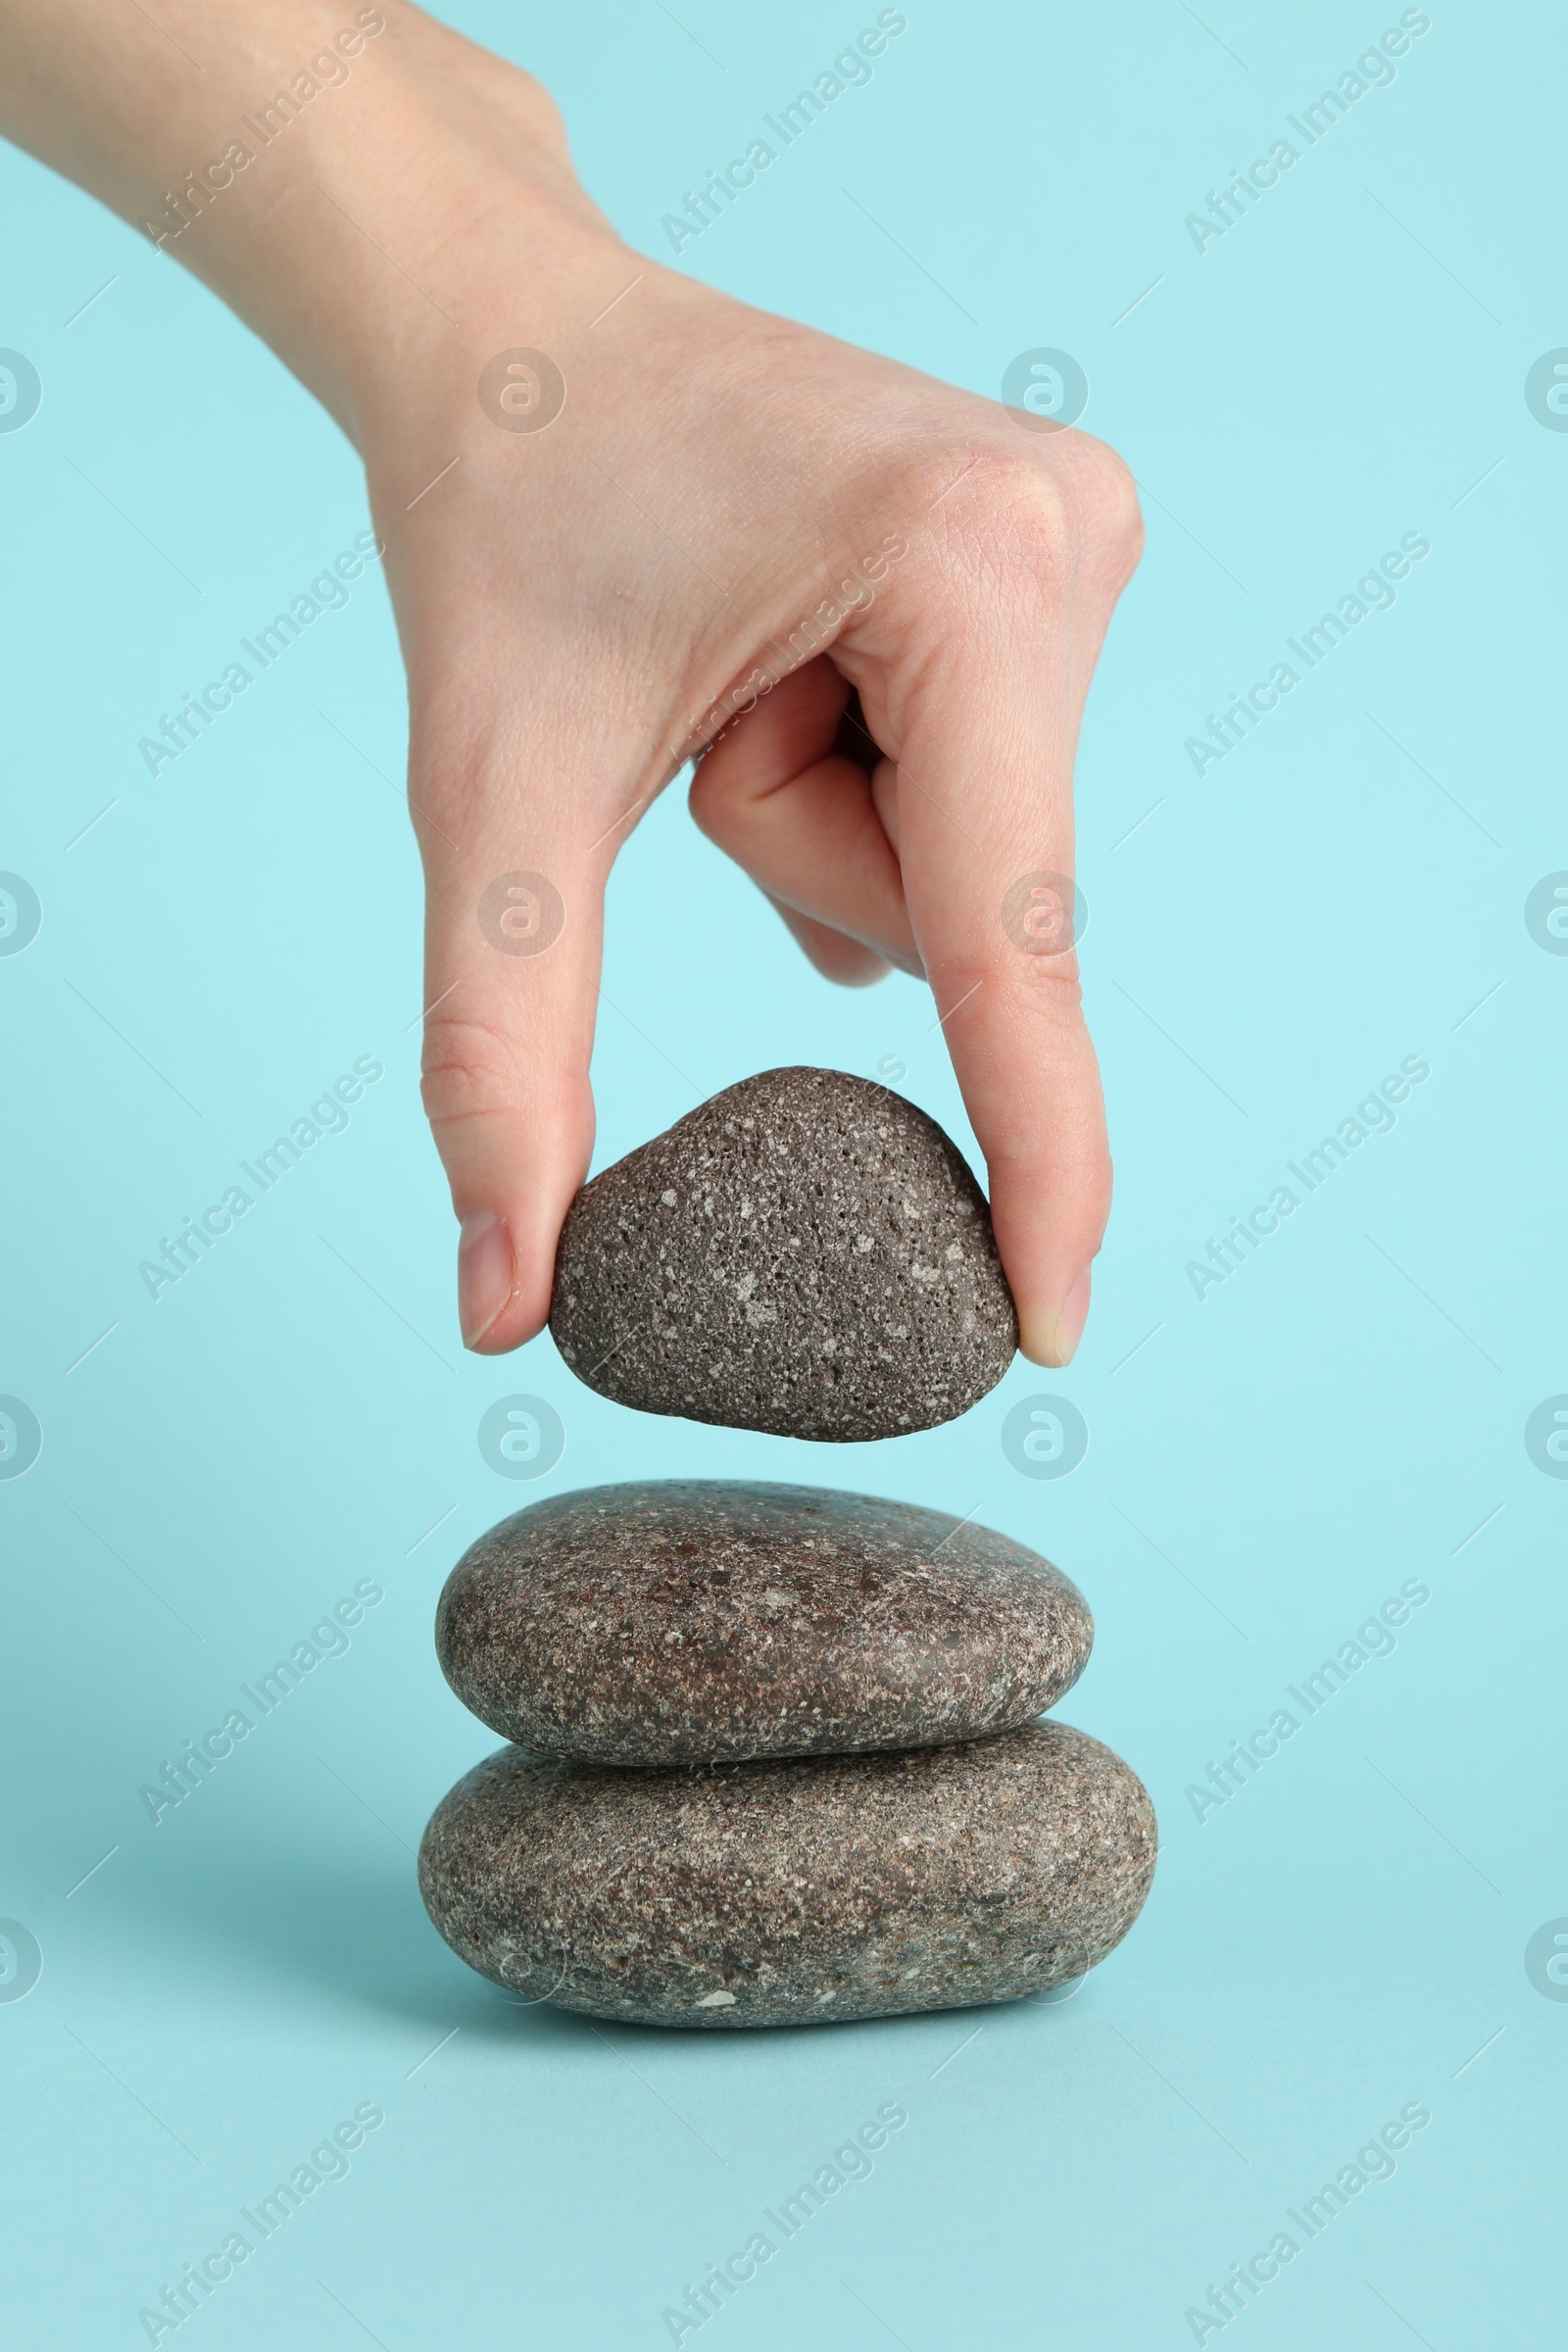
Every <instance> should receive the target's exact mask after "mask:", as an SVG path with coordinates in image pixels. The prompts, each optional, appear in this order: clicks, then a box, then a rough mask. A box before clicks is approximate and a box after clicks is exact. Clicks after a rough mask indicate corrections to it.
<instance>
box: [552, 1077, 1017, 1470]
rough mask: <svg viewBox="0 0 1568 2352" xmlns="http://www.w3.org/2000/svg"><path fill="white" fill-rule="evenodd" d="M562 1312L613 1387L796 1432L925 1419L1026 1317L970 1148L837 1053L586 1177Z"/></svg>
mask: <svg viewBox="0 0 1568 2352" xmlns="http://www.w3.org/2000/svg"><path fill="white" fill-rule="evenodd" d="M550 1328H551V1331H552V1333H553V1334H554V1336H555V1341H556V1345H557V1347H558V1348H560V1350H561V1353H562V1355H563V1356H564V1359H565V1361H566V1362H567V1363H568V1364H569V1365H570V1367H571V1369H572V1371H573V1372H575V1373H576V1375H577V1377H578V1379H579V1380H583V1381H586V1382H587V1384H588V1386H589V1387H590V1388H592V1389H597V1390H598V1391H599V1392H600V1394H601V1395H602V1396H605V1397H613V1398H614V1399H615V1401H616V1402H617V1403H619V1404H630V1405H635V1406H636V1407H637V1408H638V1409H639V1410H640V1411H642V1412H649V1413H682V1414H685V1415H686V1416H687V1418H688V1419H690V1420H693V1421H719V1422H724V1423H727V1424H728V1425H729V1426H730V1427H731V1428H735V1429H763V1430H770V1431H772V1432H774V1433H775V1434H777V1435H779V1436H782V1437H794V1438H817V1439H843V1440H850V1439H858V1438H891V1437H897V1436H899V1435H900V1434H901V1433H903V1432H905V1431H907V1430H914V1429H932V1428H935V1426H936V1425H937V1423H939V1422H942V1421H951V1420H953V1418H954V1417H955V1415H956V1414H958V1413H961V1412H965V1411H967V1409H968V1407H969V1406H970V1405H971V1404H974V1403H975V1402H977V1400H978V1399H979V1398H980V1397H984V1396H985V1395H986V1394H987V1392H988V1391H989V1390H991V1389H994V1388H995V1387H996V1384H997V1382H998V1381H999V1380H1000V1379H1001V1378H1002V1376H1003V1374H1004V1373H1005V1371H1006V1369H1007V1366H1008V1364H1009V1363H1010V1362H1011V1360H1012V1356H1013V1352H1014V1350H1015V1348H1016V1347H1017V1345H1018V1322H1017V1316H1016V1313H1015V1311H1014V1308H1013V1303H1012V1295H1011V1293H1010V1292H1009V1290H1008V1289H1007V1284H1006V1279H1005V1276H1004V1274H1003V1271H1002V1264H1001V1260H1000V1259H999V1257H998V1255H997V1248H996V1243H995V1240H994V1239H993V1236H992V1231H991V1213H990V1210H989V1208H988V1207H987V1205H986V1199H985V1195H984V1194H983V1193H982V1192H981V1190H980V1187H979V1186H978V1185H977V1184H976V1182H975V1180H974V1177H973V1175H972V1174H971V1172H970V1169H969V1166H968V1163H967V1161H966V1160H965V1159H964V1157H963V1155H962V1153H961V1152H959V1151H958V1149H957V1147H956V1145H955V1144H954V1143H953V1142H952V1141H951V1140H950V1139H949V1137H947V1136H946V1135H944V1134H943V1132H942V1129H941V1128H940V1127H939V1126H937V1124H936V1122H935V1121H934V1120H932V1119H929V1118H927V1116H926V1114H925V1112H924V1111H923V1110H917V1109H916V1108H915V1106H914V1104H913V1103H907V1102H905V1100H904V1099H903V1097H902V1096H900V1095H894V1094H890V1093H889V1092H888V1090H887V1088H886V1087H882V1086H873V1085H871V1084H870V1083H869V1082H868V1081H867V1080H866V1079H863V1078H851V1077H847V1076H846V1075H845V1074H844V1072H843V1071H841V1070H811V1069H786V1070H767V1071H764V1072H763V1073H762V1075H761V1076H760V1077H757V1078H747V1079H743V1080H742V1082H741V1083H740V1085H739V1086H732V1087H728V1088H726V1090H725V1091H724V1093H723V1094H721V1095H715V1096H714V1097H713V1099H712V1101H711V1102H710V1103H703V1104H702V1105H701V1106H700V1108H698V1109H697V1110H694V1111H691V1112H690V1113H689V1114H688V1115H687V1116H686V1117H685V1118H683V1119H680V1120H678V1121H677V1123H676V1124H675V1125H674V1126H673V1127H671V1128H670V1129H669V1131H668V1133H667V1134H664V1135H661V1136H657V1137H656V1138H655V1139H654V1141H653V1142H652V1143H650V1144H644V1145H643V1146H642V1147H641V1149H640V1150H638V1151H636V1152H629V1153H628V1154H627V1156H626V1158H624V1159H621V1160H617V1161H616V1162H615V1164H614V1166H613V1167H610V1168H606V1169H605V1171H604V1173H603V1174H602V1175H600V1176H596V1177H595V1178H594V1180H593V1182H592V1183H591V1184H589V1185H586V1186H584V1188H583V1190H582V1191H581V1192H580V1193H579V1194H578V1195H577V1198H576V1200H575V1201H573V1202H572V1204H571V1208H570V1211H569V1213H568V1215H567V1217H566V1222H565V1228H564V1232H563V1234H562V1237H561V1247H560V1250H559V1253H558V1255H557V1259H556V1280H555V1294H554V1297H553V1299H552V1301H551V1308H550Z"/></svg>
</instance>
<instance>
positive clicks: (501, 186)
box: [123, 0, 625, 455]
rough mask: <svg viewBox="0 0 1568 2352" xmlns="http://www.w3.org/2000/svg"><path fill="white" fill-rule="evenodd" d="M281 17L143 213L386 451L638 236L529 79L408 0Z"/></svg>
mask: <svg viewBox="0 0 1568 2352" xmlns="http://www.w3.org/2000/svg"><path fill="white" fill-rule="evenodd" d="M263 23H264V25H265V27H266V42H265V55H263V56H260V57H256V56H247V57H246V58H245V59H243V60H233V59H231V60H228V61H225V64H224V67H223V70H222V76H221V96H219V97H217V98H215V99H212V100H208V101H206V102H204V104H203V105H202V108H201V123H200V126H199V128H198V129H197V130H196V131H195V137H196V143H197V146H198V147H201V148H202V159H203V160H201V161H200V162H198V163H196V164H194V165H193V166H191V167H189V168H187V169H186V170H185V171H184V172H183V173H182V174H173V175H172V178H173V184H172V187H171V188H170V189H169V190H168V191H167V192H166V195H165V197H164V198H163V199H162V200H161V201H159V202H158V203H157V204H156V205H155V206H154V207H153V209H152V210H150V211H149V212H148V213H147V214H146V216H145V218H143V219H141V221H140V225H141V226H142V227H143V229H144V230H145V232H146V233H147V234H148V235H149V236H151V237H152V238H153V240H154V241H155V242H156V243H157V244H158V245H159V247H160V250H161V251H163V252H164V253H166V254H168V255H170V256H172V258H174V259H177V260H179V261H181V262H183V263H185V264H186V266H187V267H189V268H190V269H192V270H194V271H195V272H196V274H198V275H199V276H201V277H202V278H204V279H205V280H206V281H207V282H208V283H209V284H210V285H212V287H213V288H214V290H215V291H216V292H217V293H219V294H220V295H221V297H222V298H223V299H224V300H225V301H226V302H227V303H228V304H229V305H230V306H231V307H232V308H233V309H234V310H235V311H236V312H237V313H238V314H239V315H240V316H241V317H242V318H243V319H246V321H247V322H248V323H249V324H250V325H251V326H253V327H254V328H255V329H256V330H257V332H258V333H259V334H261V335H262V337H263V338H264V339H265V340H266V341H267V342H268V343H269V344H270V346H271V347H272V348H273V349H274V350H275V351H276V352H277V353H278V355H279V357H280V358H281V359H282V360H283V361H284V363H285V365H287V366H288V367H289V368H291V369H292V370H293V371H294V373H295V374H297V375H298V376H299V377H300V378H301V380H302V381H303V382H304V383H305V384H306V385H307V386H308V387H309V388H310V389H311V390H312V391H313V392H315V393H316V394H317V396H318V397H319V399H320V400H321V401H322V402H323V403H324V405H325V406H326V407H327V408H328V410H329V411H330V412H331V413H332V415H333V416H334V417H336V418H337V420H338V422H339V423H340V424H341V425H342V426H343V428H344V430H345V431H346V432H347V433H348V434H349V436H350V438H351V439H352V440H354V441H355V442H356V444H357V445H358V446H359V447H360V448H361V450H362V451H363V452H365V453H366V454H367V455H368V454H369V451H370V449H371V448H372V447H373V446H374V445H376V444H377V443H378V442H384V441H386V440H387V439H388V438H389V437H394V436H396V435H397V433H398V432H399V430H400V429H403V430H406V428H407V425H408V422H409V417H410V413H411V410H413V409H416V408H417V407H418V406H420V405H422V404H424V403H425V402H427V401H428V400H429V399H430V398H431V397H433V396H435V395H436V394H438V392H439V389H440V387H441V385H442V384H443V383H444V382H447V381H451V380H455V379H456V378H458V377H465V378H466V376H468V375H470V374H472V375H476V374H477V371H478V369H479V368H480V367H481V366H482V365H483V363H484V361H485V359H487V358H488V357H489V356H490V354H491V352H492V351H493V350H494V348H495V346H496V343H497V340H498V336H499V339H500V340H501V341H502V342H506V341H509V340H510V341H512V342H515V343H518V344H533V343H539V344H543V343H546V342H547V340H548V336H549V333H550V331H551V327H552V324H553V322H554V321H555V320H556V319H557V318H558V317H561V316H562V315H563V314H564V312H565V311H566V310H567V309H568V308H569V307H570V305H569V303H568V299H567V292H568V288H569V287H570V286H571V285H572V283H573V282H574V281H580V280H581V279H582V277H583V276H584V273H586V275H587V277H588V280H589V282H590V283H596V282H597V281H598V278H599V276H600V275H601V274H603V273H605V272H607V271H608V273H609V275H611V276H614V274H615V272H616V270H618V269H619V267H620V257H621V256H622V255H623V254H624V250H625V249H624V248H623V247H622V246H621V245H620V241H619V239H618V238H617V237H616V236H615V234H614V232H613V230H612V229H611V227H610V225H609V223H608V222H607V221H605V220H604V218H603V216H602V215H601V214H600V213H599V212H598V210H597V208H596V207H595V206H594V205H593V204H592V203H591V202H590V201H589V199H588V198H587V197H586V196H585V195H584V193H583V191H582V189H581V187H580V186H579V184H578V182H577V180H576V177H575V174H574V173H573V172H572V169H571V162H570V156H569V152H568V149H567V145H566V139H565V134H564V128H563V126H562V124H561V121H560V117H559V115H558V114H557V111H556V109H555V106H554V104H553V102H552V101H551V99H550V98H549V96H548V95H547V93H546V92H545V91H544V90H543V88H542V87H541V86H540V85H539V84H538V83H537V82H535V81H534V80H533V79H532V77H531V76H530V75H528V74H526V73H521V72H519V71H518V70H517V69H515V68H514V67H511V66H508V65H506V64H504V63H502V61H500V60H499V59H497V58H495V57H493V56H491V55H490V54H489V53H487V52H486V51H483V50H480V49H476V48H475V47H474V46H473V45H472V44H471V43H469V42H467V41H466V40H464V39H463V38H462V37H461V36H460V35H458V34H456V33H453V32H451V31H449V30H448V29H447V28H446V27H445V26H443V25H438V24H436V23H435V22H434V21H433V20H432V19H430V18H428V17H426V16H424V15H423V14H422V13H421V12H420V11H418V10H417V9H414V8H409V7H404V6H400V5H399V4H398V0H382V5H381V6H379V7H366V8H360V9H357V10H356V9H354V8H352V7H351V6H350V5H349V0H300V4H299V5H298V6H291V7H287V8H284V9H276V10H270V11H269V13H268V15H267V16H266V17H265V19H264V20H263ZM377 27H379V28H380V29H379V30H377V29H376V28H377ZM291 39H292V40H293V43H294V47H295V48H297V49H298V50H299V52H300V61H301V62H300V65H299V70H298V71H288V70H286V68H285V65H284V63H283V62H282V61H284V60H285V59H287V58H289V57H292V55H293V51H292V50H291V49H290V48H289V42H290V40H291ZM356 42H357V43H358V44H359V45H358V46H357V47H352V46H350V47H349V48H345V46H344V44H350V45H352V44H353V43H356ZM313 44H314V45H313ZM307 51H308V52H309V61H308V62H306V55H307ZM269 88H271V89H272V91H273V95H272V96H270V97H267V96H265V95H258V93H260V92H265V91H266V90H268V89H269ZM312 93H314V94H312ZM182 129H183V130H184V131H185V135H186V139H187V143H188V142H189V138H190V136H191V130H190V127H189V126H188V125H182ZM203 142H205V146H203ZM160 144H161V151H162V152H161V155H160V162H162V155H163V154H165V153H167V152H168V148H167V143H165V142H161V143H160ZM193 152H195V150H194V149H193ZM123 209H129V208H123ZM498 248H499V249H500V253H499V256H498ZM600 257H602V258H600ZM498 261H499V270H498ZM596 263H597V267H596ZM498 283H499V284H503V285H506V286H508V287H510V288H512V289H514V290H515V307H514V309H513V311H512V312H511V313H510V315H509V317H508V318H507V319H498V318H497V317H496V315H495V307H494V306H495V288H496V286H497V284H498ZM614 291H615V288H614V287H613V286H612V287H611V288H610V294H613V292H614ZM609 298H610V295H609V294H607V295H606V296H605V297H604V299H606V300H608V299H609ZM481 345H482V347H483V348H482V349H481V348H480V346H481ZM389 362H390V363H392V364H390V365H389Z"/></svg>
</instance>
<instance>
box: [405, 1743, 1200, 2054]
mask: <svg viewBox="0 0 1568 2352" xmlns="http://www.w3.org/2000/svg"><path fill="white" fill-rule="evenodd" d="M1156 1845H1157V1838H1156V1831H1155V1825H1154V1809H1153V1806H1152V1803H1151V1802H1150V1799H1149V1794H1148V1791H1147V1790H1146V1789H1145V1788H1144V1786H1143V1784H1142V1782H1141V1781H1140V1780H1139V1779H1138V1777H1137V1775H1136V1774H1135V1773H1134V1772H1133V1771H1132V1770H1131V1769H1130V1767H1129V1766H1127V1765H1126V1764H1124V1763H1123V1762H1122V1761H1121V1758H1120V1757H1119V1756H1116V1755H1113V1754H1112V1753H1111V1751H1110V1749H1109V1748H1108V1747H1103V1746H1102V1745H1101V1743H1100V1741H1099V1740H1091V1739H1090V1738H1089V1737H1088V1735H1087V1734H1086V1733H1083V1732H1077V1731H1073V1730H1072V1729H1071V1728H1070V1726H1068V1725H1066V1724H1062V1723H1056V1722H1054V1721H1047V1722H1042V1723H1038V1724H1030V1725H1028V1726H1026V1727H1025V1729H1023V1730H1022V1731H1016V1732H1005V1733H1002V1734H1000V1735H999V1736H998V1737H996V1738H994V1739H989V1740H969V1741H967V1742H965V1743H964V1744H963V1745H961V1746H956V1747H937V1748H921V1749H917V1750H914V1751H912V1752H909V1753H885V1752H884V1753H876V1754H868V1755H853V1756H813V1757H805V1758H798V1759H795V1760H792V1761H776V1760H773V1761H766V1762H760V1763H750V1764H726V1765H719V1766H715V1767H700V1766H698V1767H690V1768H682V1769H678V1770H665V1771H652V1770H648V1771H636V1770H627V1769H617V1768H615V1767H613V1766H606V1765H592V1764H578V1763H570V1762H562V1761H559V1760H557V1759H553V1758H551V1759H546V1758H542V1757H538V1756H532V1755H529V1754H528V1753H526V1752H525V1751H524V1750H523V1749H522V1748H518V1747H504V1748H502V1749H501V1750H500V1751H499V1753H498V1754H496V1755H493V1756H491V1757H489V1758H487V1760H486V1761H485V1762H484V1763H483V1764H480V1765H478V1766H477V1767H476V1768H475V1769H474V1771H472V1772H470V1773H468V1774H467V1775H466V1778H464V1779H463V1780H461V1781H460V1782H459V1783H458V1785H457V1787H456V1788H455V1789H452V1790H451V1792H450V1793H449V1794H448V1795H447V1796H446V1797H445V1798H443V1800H442V1802H441V1803H440V1804H439V1805H438V1806H437V1807H436V1810H435V1812H434V1814H433V1815H432V1817H431V1820H430V1824H429V1827H428V1828H427V1829H426V1831H425V1833H424V1838H423V1840H422V1842H421V1844H420V1848H419V1890H420V1892H421V1894H422V1895H423V1897H424V1902H425V1908H426V1909H427V1910H428V1912H429V1914H430V1917H431V1918H432V1920H433V1921H434V1922H435V1924H436V1926H437V1928H438V1929H439V1930H440V1932H441V1934H442V1935H443V1936H445V1937H446V1939H447V1941H448V1943H450V1944H451V1946H452V1948H453V1950H454V1951H455V1952H457V1953H458V1954H459V1955H460V1956H461V1957H462V1958H463V1959H465V1960H466V1961H467V1963H468V1965H469V1966H470V1967H471V1968H476V1969H478V1970H479V1972H480V1973H481V1974H482V1975H484V1976H487V1977H490V1978H493V1979H494V1981H495V1982H496V1984H498V1985H504V1986H505V1987H506V1988H507V1990H508V1991H509V1992H513V1993H517V1994H520V1995H521V1996H522V1997H523V1998H525V1999H529V2000H539V2001H552V2002H554V2003H555V2004H556V2005H557V2006H558V2007H560V2008H563V2009H576V2010H580V2011H583V2012H585V2013H586V2014H587V2015H588V2016H590V2017H608V2018H619V2019H621V2020H623V2021H624V2022H626V2023H628V2024H637V2025H651V2026H790V2025H813V2024H822V2023H829V2022H833V2021H836V2020H840V2019H850V2018H864V2017H894V2016H899V2015H901V2014H904V2013H906V2012H908V2011H912V2010H920V2009H954V2008H969V2007H973V2006H974V2005H976V2004H977V2003H980V2002H987V2001H1007V2000H1016V1999H1018V1998H1019V1997H1021V1996H1022V1995H1024V1994H1027V1993H1031V1992H1040V1991H1044V1990H1046V1989H1047V1988H1048V1987H1049V1986H1051V1985H1059V1984H1062V1983H1064V1982H1065V1981H1066V1980H1067V1979H1068V1978H1070V1977H1077V1976H1081V1975H1082V1974H1083V1973H1084V1971H1085V1970H1086V1969H1088V1968H1092V1967H1093V1966H1094V1965H1095V1963H1096V1962H1097V1961H1099V1960H1103V1958H1104V1956H1105V1954H1106V1953H1107V1952H1108V1951H1110V1950H1111V1949H1112V1948H1113V1947H1114V1946H1115V1945H1116V1944H1117V1943H1119V1942H1120V1941H1121V1938H1122V1937H1123V1936H1125V1935H1126V1933H1127V1931H1128V1929H1129V1928H1130V1927H1131V1926H1132V1924H1133V1921H1134V1920H1135V1919H1136V1918H1137V1917H1138V1914H1139V1912H1140V1911H1141V1910H1142V1908H1143V1904H1144V1898H1145V1896H1146V1895H1147V1894H1148V1892H1149V1887H1150V1883H1151V1881H1152V1878H1153V1875H1154V1857H1155V1852H1156Z"/></svg>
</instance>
